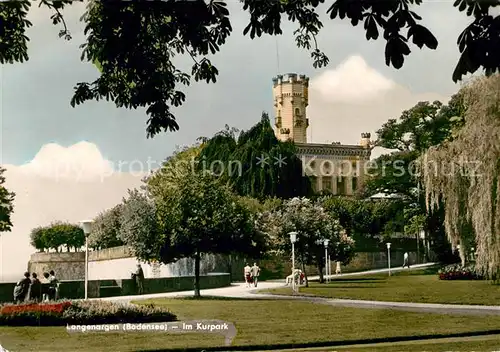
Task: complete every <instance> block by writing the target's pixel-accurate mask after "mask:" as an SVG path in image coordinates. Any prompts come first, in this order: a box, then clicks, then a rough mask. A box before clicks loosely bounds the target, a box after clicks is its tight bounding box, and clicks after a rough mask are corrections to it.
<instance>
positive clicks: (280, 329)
mask: <svg viewBox="0 0 500 352" xmlns="http://www.w3.org/2000/svg"><path fill="white" fill-rule="evenodd" d="M140 303H141V304H154V305H157V306H163V307H167V308H168V309H170V310H171V311H172V312H173V313H174V314H176V315H177V316H178V318H179V319H180V320H193V319H220V320H225V321H228V322H233V323H234V324H235V325H236V328H237V330H238V334H237V336H236V338H235V339H234V340H233V345H239V346H245V345H247V346H248V345H256V344H259V345H260V344H263V345H265V344H267V345H273V344H296V345H297V344H304V343H319V342H326V341H348V340H351V341H352V340H359V339H370V338H391V337H398V336H419V335H429V334H449V333H465V332H479V331H485V330H493V329H497V328H498V326H500V316H489V317H488V318H487V319H485V318H484V317H480V316H456V315H437V314H432V313H413V312H401V311H394V310H380V309H358V308H339V307H332V306H325V305H319V304H314V303H309V302H297V301H289V300H279V301H277V300H238V299H236V300H235V299H202V300H193V299H154V300H146V301H141V302H140ZM0 344H1V345H2V346H3V347H4V348H6V349H8V350H11V351H37V352H45V351H47V352H49V351H50V352H52V351H66V350H68V351H69V350H71V351H109V350H114V351H120V352H128V351H148V350H150V351H151V350H159V349H169V348H170V349H175V348H200V349H201V348H207V347H216V346H223V345H224V337H223V336H221V335H215V334H201V333H196V332H192V333H185V334H179V333H174V334H171V333H154V332H144V333H104V332H103V333H87V334H82V333H80V334H68V333H67V332H66V329H65V328H64V327H1V328H0Z"/></svg>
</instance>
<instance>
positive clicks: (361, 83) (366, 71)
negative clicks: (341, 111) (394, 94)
mask: <svg viewBox="0 0 500 352" xmlns="http://www.w3.org/2000/svg"><path fill="white" fill-rule="evenodd" d="M395 85H396V84H395V83H394V82H393V81H391V80H390V79H387V78H385V77H384V76H383V75H381V74H380V73H378V72H377V71H376V70H374V69H373V68H371V67H370V66H368V64H367V63H366V61H365V60H364V59H363V58H362V57H361V56H359V55H354V56H350V57H348V58H347V60H345V61H344V62H342V63H341V64H340V65H339V66H338V67H337V68H335V69H333V70H327V71H325V72H323V73H322V74H321V75H319V76H318V77H316V78H314V79H312V80H311V91H312V92H313V91H316V92H317V93H319V95H321V97H322V98H323V99H325V100H327V101H330V102H339V103H348V104H349V103H351V104H352V103H354V104H359V103H363V102H366V101H370V100H373V99H376V98H378V97H380V96H381V95H383V94H384V93H385V92H387V91H389V90H391V89H393V88H394V86H395Z"/></svg>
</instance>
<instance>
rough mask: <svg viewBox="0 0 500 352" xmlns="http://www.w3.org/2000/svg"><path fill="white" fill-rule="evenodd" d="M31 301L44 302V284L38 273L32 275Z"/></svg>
mask: <svg viewBox="0 0 500 352" xmlns="http://www.w3.org/2000/svg"><path fill="white" fill-rule="evenodd" d="M30 300H31V301H35V302H40V301H41V300H42V282H41V281H40V280H39V279H38V275H37V274H36V273H32V274H31V287H30Z"/></svg>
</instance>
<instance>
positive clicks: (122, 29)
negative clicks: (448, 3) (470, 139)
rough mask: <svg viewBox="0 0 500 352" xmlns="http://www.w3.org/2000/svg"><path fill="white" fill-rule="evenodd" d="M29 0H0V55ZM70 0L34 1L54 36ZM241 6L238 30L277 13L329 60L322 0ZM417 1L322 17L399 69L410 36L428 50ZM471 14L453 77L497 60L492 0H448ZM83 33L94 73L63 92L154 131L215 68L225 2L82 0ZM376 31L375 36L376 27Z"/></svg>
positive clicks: (18, 53) (350, 8) (10, 46)
mask: <svg viewBox="0 0 500 352" xmlns="http://www.w3.org/2000/svg"><path fill="white" fill-rule="evenodd" d="M31 3H32V2H31V1H29V0H10V1H2V2H0V16H1V17H0V18H1V21H0V26H2V27H1V29H2V30H0V42H1V43H3V44H2V46H0V63H2V64H4V63H14V62H23V61H26V60H28V46H27V44H28V40H29V38H28V37H27V36H26V30H27V28H29V27H30V26H31V25H32V24H31V22H30V21H29V20H28V19H27V16H28V11H29V10H30V6H31ZM72 3H73V1H71V0H58V1H50V0H41V1H40V6H46V7H49V8H50V9H52V10H53V12H54V14H53V15H52V17H51V20H52V22H53V23H54V24H56V25H60V26H61V31H60V34H59V35H60V36H61V37H64V38H66V39H71V35H70V33H69V29H68V28H67V25H66V23H65V22H64V19H63V17H62V11H63V8H65V7H67V6H69V5H70V4H72ZM242 3H243V10H244V11H246V12H247V13H249V14H250V20H249V24H248V26H246V27H245V29H244V31H243V34H244V35H247V34H248V35H249V36H250V38H252V39H254V38H255V37H261V36H262V35H263V34H269V35H281V34H282V29H281V28H282V21H283V19H284V18H287V19H288V20H289V21H291V22H293V23H296V24H297V25H298V29H297V30H296V31H295V32H294V36H295V41H296V43H297V45H298V46H299V47H301V48H304V49H306V50H308V51H310V54H311V58H312V59H313V62H314V64H313V65H314V67H315V68H318V67H323V66H325V65H327V64H328V62H329V60H328V57H327V56H326V55H325V54H324V53H323V52H322V51H321V49H320V48H319V47H318V41H317V36H318V34H319V33H320V30H321V28H322V27H323V24H322V22H321V21H320V19H319V17H320V16H319V12H320V11H321V9H322V7H323V3H324V1H319V0H315V1H275V2H269V3H265V4H263V3H262V2H260V1H252V0H243V1H242ZM421 3H422V1H420V0H396V1H378V0H368V1H363V2H355V3H353V2H352V1H347V0H336V1H333V2H332V3H331V5H330V6H328V7H327V11H326V12H327V15H328V16H329V18H330V19H336V18H340V19H348V20H349V21H350V23H351V24H352V25H353V26H357V25H358V24H360V23H363V24H364V29H365V31H366V39H368V40H372V39H373V40H376V39H378V38H380V37H381V38H383V40H385V41H386V46H385V61H386V64H387V65H388V66H393V67H395V68H396V69H399V68H401V67H402V66H403V64H404V60H405V57H406V56H408V55H409V54H410V52H411V50H410V45H411V44H410V42H411V43H413V44H414V45H416V46H417V47H419V48H423V47H424V46H426V47H428V48H430V49H436V48H437V45H438V42H437V39H436V38H435V37H434V35H433V34H432V33H431V32H430V31H429V30H428V29H427V28H426V27H424V26H423V25H422V24H421V21H422V18H421V17H420V16H419V15H418V14H417V13H416V11H417V9H416V5H420V4H421ZM453 6H454V7H456V8H457V9H458V10H459V11H466V14H467V16H470V17H473V18H474V20H473V21H471V23H470V24H469V25H468V26H467V27H466V28H465V30H464V31H463V32H462V33H461V34H460V36H459V39H458V47H459V49H460V52H461V56H460V59H459V61H458V63H457V66H456V68H455V71H454V72H453V77H452V78H453V81H455V82H456V81H457V80H460V79H461V77H462V76H463V75H465V74H467V73H474V72H476V71H477V70H478V69H480V68H482V69H484V70H485V71H486V73H492V72H495V71H497V70H498V69H499V68H500V57H499V55H500V52H499V51H498V50H495V49H496V48H497V46H498V39H497V38H498V37H499V33H500V29H499V26H498V25H497V22H498V18H499V17H498V16H497V17H494V16H493V15H491V14H490V10H491V9H492V8H494V7H495V6H498V2H495V1H487V2H485V1H479V0H472V1H466V0H457V1H455V3H454V4H453ZM82 20H83V22H84V23H85V35H86V41H85V43H84V44H83V45H82V49H83V52H82V60H84V61H87V62H90V63H94V64H95V65H96V66H97V67H98V68H99V71H100V76H99V77H98V78H97V79H96V80H95V81H93V82H84V83H78V84H76V87H75V92H74V96H73V98H72V100H71V104H72V105H73V106H75V105H78V104H81V103H83V102H85V101H88V100H100V99H106V100H111V101H113V102H114V103H115V105H116V106H118V107H126V108H134V109H135V108H138V107H146V108H147V110H146V113H147V115H148V122H147V134H148V136H154V135H155V134H157V133H159V132H161V131H162V130H170V131H172V130H178V128H179V125H178V124H177V122H176V120H175V116H174V115H173V113H172V111H171V109H170V107H171V106H174V107H177V106H180V105H182V104H183V103H184V101H185V99H186V96H185V94H184V93H183V92H182V90H181V87H180V86H186V85H188V84H189V83H190V81H191V79H194V80H195V81H200V80H205V81H206V82H207V83H209V82H215V81H216V78H217V75H218V72H219V71H218V69H217V68H216V67H215V66H214V65H213V64H212V62H211V61H210V60H209V59H208V55H209V54H216V53H217V52H219V51H220V50H221V47H222V46H223V45H224V44H225V43H226V40H227V38H228V37H229V36H230V34H231V32H232V25H231V21H230V13H229V11H228V9H227V7H226V3H225V2H224V1H216V0H215V1H209V2H205V1H203V0H193V1H175V0H168V1H150V0H135V1H112V0H90V1H88V6H87V10H86V12H85V13H84V15H83V16H82ZM380 34H383V35H380ZM178 55H187V56H189V57H190V58H192V59H193V66H192V70H191V74H188V73H187V72H184V71H182V70H180V69H179V67H177V66H176V65H175V64H174V60H175V59H174V58H175V57H176V56H178Z"/></svg>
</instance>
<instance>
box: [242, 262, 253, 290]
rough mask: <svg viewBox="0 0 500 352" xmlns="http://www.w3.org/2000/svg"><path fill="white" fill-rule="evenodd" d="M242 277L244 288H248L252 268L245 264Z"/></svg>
mask: <svg viewBox="0 0 500 352" xmlns="http://www.w3.org/2000/svg"><path fill="white" fill-rule="evenodd" d="M243 276H244V278H245V286H246V287H250V280H251V279H252V268H251V267H250V265H248V263H246V265H245V267H244V268H243Z"/></svg>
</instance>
